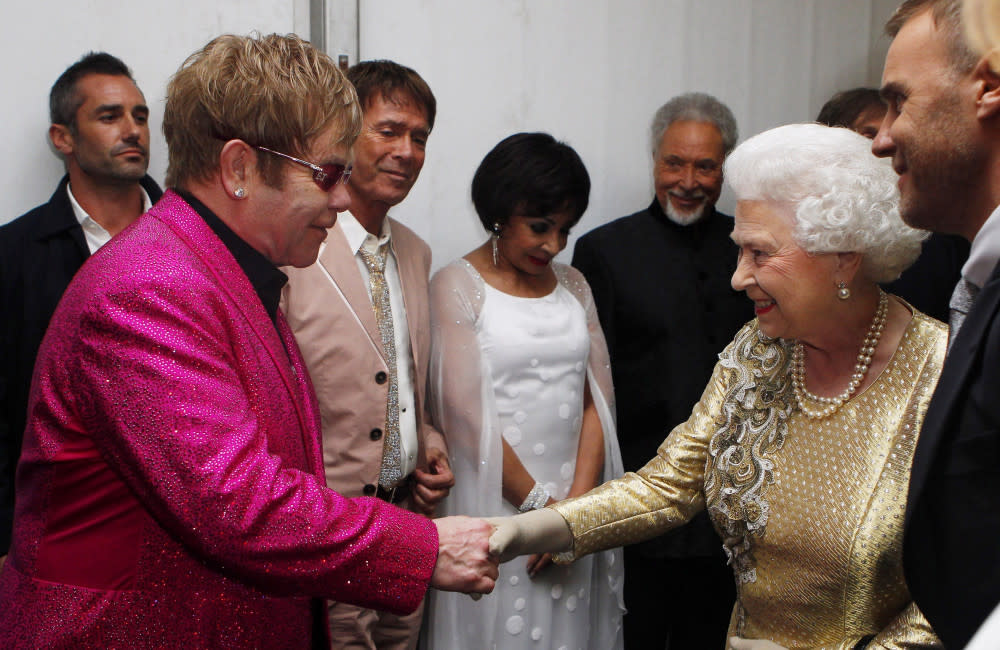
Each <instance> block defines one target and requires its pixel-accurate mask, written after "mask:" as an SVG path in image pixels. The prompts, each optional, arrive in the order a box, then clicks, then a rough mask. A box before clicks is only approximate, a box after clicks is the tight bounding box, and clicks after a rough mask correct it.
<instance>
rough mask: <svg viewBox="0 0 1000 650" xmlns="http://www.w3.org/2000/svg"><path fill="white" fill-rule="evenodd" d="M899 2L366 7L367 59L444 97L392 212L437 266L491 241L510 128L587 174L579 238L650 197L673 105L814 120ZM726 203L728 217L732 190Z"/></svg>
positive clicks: (865, 63)
mask: <svg viewBox="0 0 1000 650" xmlns="http://www.w3.org/2000/svg"><path fill="white" fill-rule="evenodd" d="M347 1H351V0H347ZM895 5H896V0H615V1H614V2H611V1H608V0H545V1H544V2H541V1H533V0H504V1H503V2H499V1H495V0H419V1H416V0H415V1H411V2H399V1H393V0H360V12H359V13H360V28H359V41H360V56H361V58H362V59H369V58H389V59H393V60H396V61H399V62H400V63H404V64H406V65H409V66H411V67H413V68H415V69H416V70H417V71H418V72H420V74H421V75H422V76H424V78H425V79H427V81H428V83H429V84H430V85H431V88H432V89H433V90H434V92H435V94H436V96H437V98H438V118H437V124H436V126H435V128H434V133H433V134H432V135H431V139H430V142H429V146H428V151H427V161H426V163H425V166H424V171H423V175H422V176H421V178H420V180H419V181H418V182H417V185H416V186H415V187H414V189H413V191H412V192H411V194H410V196H409V197H408V198H407V200H406V201H405V202H404V203H403V204H401V205H400V206H399V207H398V208H396V209H395V210H394V212H393V214H394V215H395V216H397V217H399V218H401V219H402V220H404V221H405V222H407V223H408V224H410V225H411V226H413V227H414V228H415V229H416V230H417V231H418V232H419V233H420V234H421V235H422V236H424V237H425V238H426V239H427V240H428V241H429V242H430V243H431V245H432V247H433V249H434V255H435V260H434V262H435V267H440V266H441V265H443V264H445V263H447V262H448V261H449V260H451V259H453V258H455V257H458V256H460V255H463V254H464V253H466V252H467V251H468V250H470V249H471V248H473V247H475V246H476V245H478V243H479V242H481V241H483V239H484V238H485V233H484V232H483V231H482V229H481V226H480V225H479V223H478V220H477V219H476V218H475V215H474V212H473V209H472V204H471V200H470V199H469V185H470V183H471V179H472V175H473V173H474V171H475V168H476V166H477V165H478V163H479V161H480V160H481V159H482V157H483V156H484V155H485V154H486V152H487V151H489V149H490V148H491V147H492V146H493V145H495V144H496V143H497V142H498V141H499V140H500V139H502V138H503V137H505V136H507V135H510V134H511V133H515V132H517V131H535V130H541V131H549V132H551V133H552V134H553V135H554V136H556V137H557V138H559V139H562V140H565V141H567V142H569V143H570V144H571V145H573V146H574V147H575V148H576V149H577V151H578V152H579V153H580V155H581V157H582V158H583V160H584V162H585V163H586V165H587V168H588V170H589V172H590V174H591V179H592V183H593V189H592V192H591V202H590V208H589V209H588V211H587V213H586V214H585V215H584V217H583V220H582V221H581V223H580V224H579V225H578V226H577V228H576V229H575V231H574V234H575V235H579V234H582V233H584V232H586V231H587V230H590V229H591V228H592V227H594V226H596V225H599V224H601V223H603V222H605V221H609V220H611V219H613V218H616V217H619V216H622V215H625V214H629V213H631V212H634V211H636V210H639V209H642V208H644V207H645V206H646V205H648V203H649V201H650V200H652V196H653V194H652V184H651V181H650V172H651V155H650V152H649V146H648V125H649V119H650V117H651V116H652V113H653V112H654V111H655V110H656V108H657V107H659V106H660V105H661V104H662V103H663V102H665V101H666V100H667V99H669V98H670V97H672V96H674V95H676V94H679V93H682V92H687V91H703V92H708V93H711V94H713V95H715V96H716V97H718V98H719V99H721V100H722V101H723V102H725V103H726V104H728V105H729V106H730V108H731V109H732V110H733V112H734V113H735V115H736V118H737V121H738V122H739V126H740V132H741V136H742V137H744V138H745V137H747V136H749V135H752V134H754V133H757V132H759V131H761V130H764V129H767V128H770V127H773V126H777V125H779V124H783V123H788V122H801V121H808V120H811V119H813V118H814V117H815V116H816V114H817V113H818V111H819V108H820V107H821V106H822V104H823V102H824V101H826V99H828V98H829V96H830V95H832V94H833V93H834V92H835V91H837V90H840V89H844V88H848V87H852V86H858V85H864V84H874V85H877V83H878V79H879V76H880V75H881V61H882V58H883V57H884V48H885V47H886V46H887V44H885V39H883V38H882V37H881V36H880V32H881V26H882V24H883V23H884V21H885V18H886V17H887V16H888V14H889V13H890V12H891V11H892V9H893V8H894V7H895ZM330 45H331V47H332V46H334V44H330ZM880 48H881V49H880ZM720 207H721V208H723V209H724V210H729V211H731V208H732V201H731V198H730V195H729V194H728V192H724V193H723V196H722V200H721V201H720ZM573 242H574V238H571V240H570V243H569V246H568V247H567V250H566V251H565V252H564V253H563V254H562V256H561V258H560V259H562V260H563V261H568V259H569V257H570V253H571V252H572V247H573Z"/></svg>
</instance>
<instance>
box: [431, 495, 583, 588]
mask: <svg viewBox="0 0 1000 650" xmlns="http://www.w3.org/2000/svg"><path fill="white" fill-rule="evenodd" d="M434 524H435V525H436V526H437V531H438V559H437V564H435V565H434V573H433V574H432V575H431V586H432V587H434V588H436V589H441V590H444V591H461V592H463V593H467V594H488V593H490V592H491V591H493V587H494V586H495V585H496V580H497V576H498V575H499V568H498V567H499V565H500V563H501V562H506V561H508V560H511V559H513V558H515V557H518V556H520V555H529V554H532V553H557V552H559V551H566V550H569V548H570V547H571V546H572V545H573V536H572V534H571V533H570V529H569V526H568V525H567V523H566V520H565V519H563V518H562V515H560V514H559V513H558V512H556V511H555V510H552V509H550V508H542V509H541V510H532V511H530V512H526V513H524V514H520V515H514V516H513V517H494V518H491V519H476V518H474V517H443V518H441V519H435V520H434Z"/></svg>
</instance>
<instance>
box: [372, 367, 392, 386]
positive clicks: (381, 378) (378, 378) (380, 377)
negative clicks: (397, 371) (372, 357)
mask: <svg viewBox="0 0 1000 650" xmlns="http://www.w3.org/2000/svg"><path fill="white" fill-rule="evenodd" d="M388 378H389V375H387V374H385V373H384V372H382V371H381V370H379V371H378V372H376V373H375V383H376V384H384V383H385V382H386V380H387V379H388Z"/></svg>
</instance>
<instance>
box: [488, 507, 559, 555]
mask: <svg viewBox="0 0 1000 650" xmlns="http://www.w3.org/2000/svg"><path fill="white" fill-rule="evenodd" d="M486 521H488V522H490V523H491V524H493V526H494V530H493V535H492V536H491V537H490V554H491V555H496V556H499V557H500V561H501V562H507V561H508V560H512V559H514V558H515V557H518V556H519V555H531V554H532V553H559V552H562V551H568V550H569V549H570V548H572V546H573V534H572V533H571V532H570V529H569V524H567V523H566V520H565V519H563V517H562V515H560V514H559V513H558V512H556V511H555V510H552V509H551V508H542V509H540V510H532V511H530V512H525V513H524V514H520V515H514V516H513V517H493V518H488V519H487V520H486Z"/></svg>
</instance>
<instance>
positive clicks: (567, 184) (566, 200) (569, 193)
mask: <svg viewBox="0 0 1000 650" xmlns="http://www.w3.org/2000/svg"><path fill="white" fill-rule="evenodd" d="M589 200H590V175H589V174H587V168H586V167H584V165H583V161H582V160H580V156H579V155H577V153H576V151H574V150H573V148H572V147H571V146H569V145H568V144H566V143H564V142H559V141H558V140H556V139H555V138H553V137H552V136H551V135H549V134H548V133H515V134H514V135H512V136H509V137H507V138H504V139H503V140H501V141H500V143H499V144H498V145H497V146H495V147H493V149H492V150H491V151H490V152H489V153H488V154H486V157H485V158H483V161H482V162H481V163H479V168H478V169H477V170H476V175H475V176H473V178H472V203H473V205H475V207H476V213H477V214H478V215H479V220H480V221H481V222H482V224H483V228H485V229H486V230H487V231H488V232H494V230H495V228H496V226H495V225H494V224H496V225H497V226H499V227H501V228H502V227H503V225H504V224H506V223H507V220H508V219H509V218H510V217H512V216H514V215H518V216H524V217H544V216H546V215H551V214H557V213H568V214H570V215H571V216H572V223H574V224H575V223H576V222H577V221H579V220H580V217H581V216H583V213H584V211H586V209H587V203H588V201H589Z"/></svg>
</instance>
